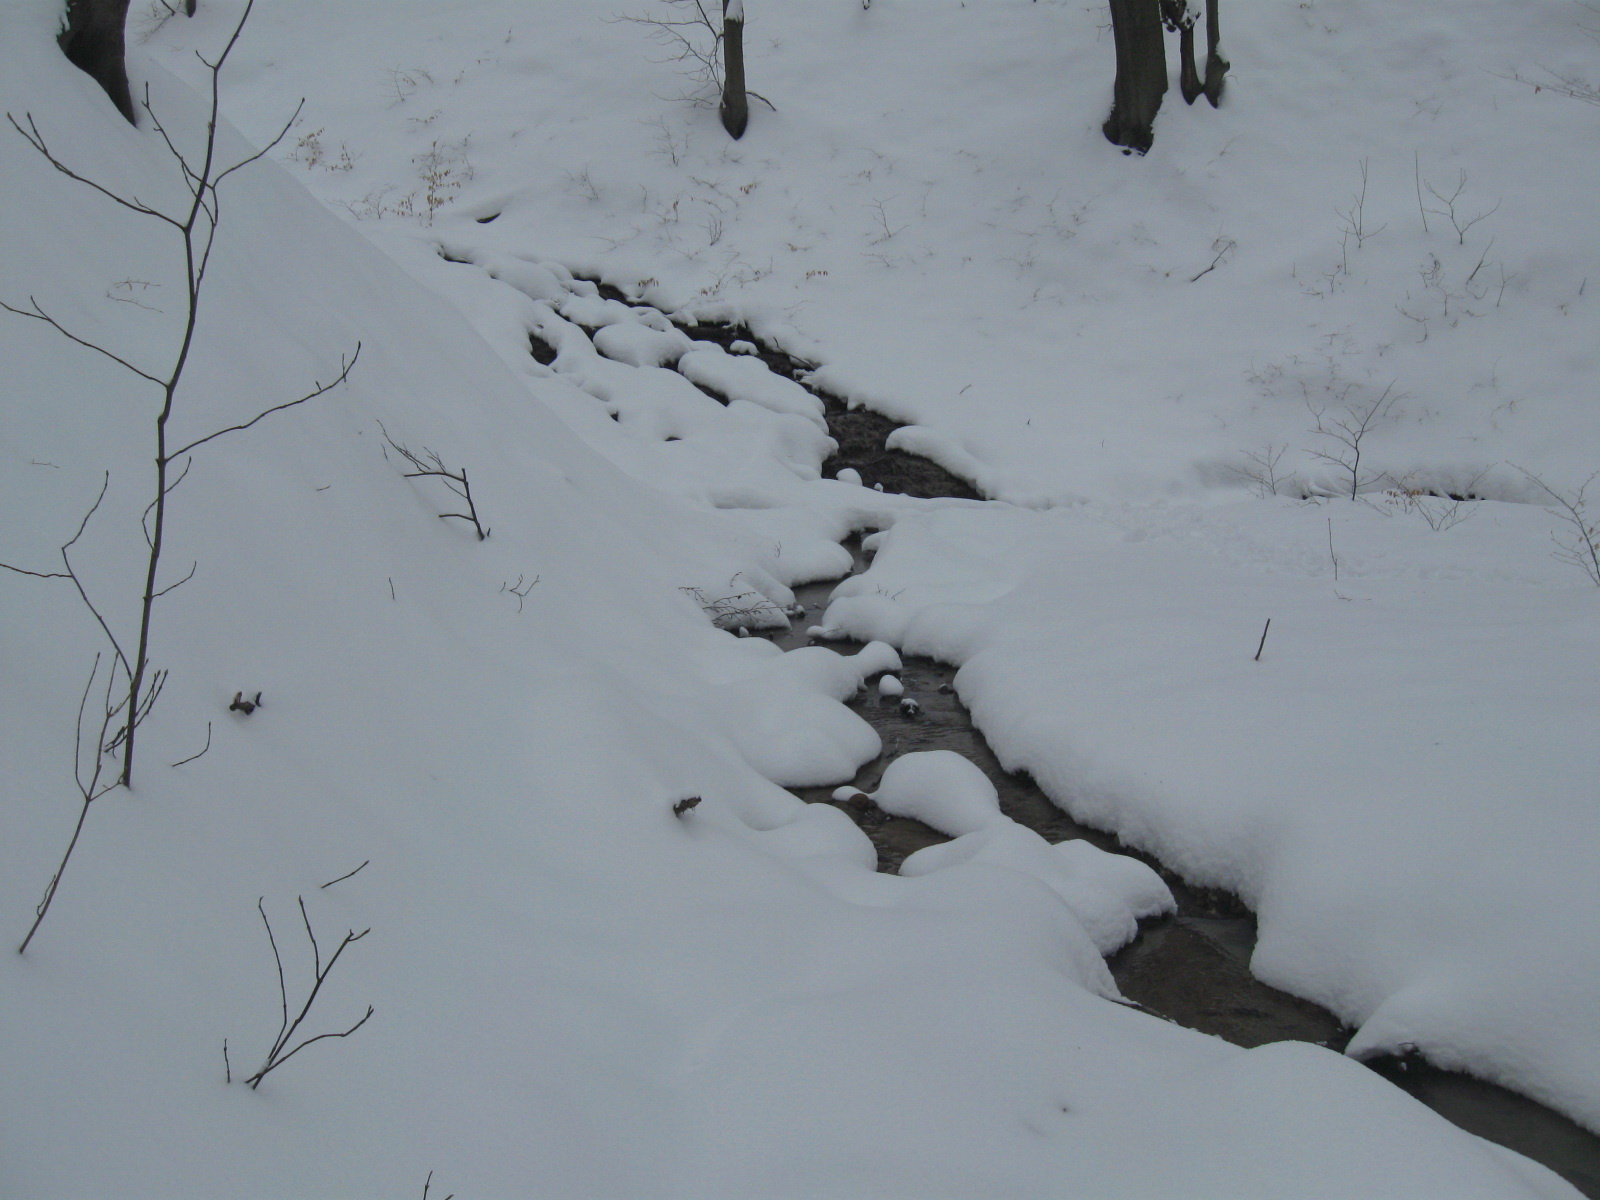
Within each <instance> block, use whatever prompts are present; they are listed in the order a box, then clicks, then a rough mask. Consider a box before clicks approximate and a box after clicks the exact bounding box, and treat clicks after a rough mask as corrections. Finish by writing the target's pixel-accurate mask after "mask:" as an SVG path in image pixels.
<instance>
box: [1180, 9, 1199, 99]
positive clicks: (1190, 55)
mask: <svg viewBox="0 0 1600 1200" xmlns="http://www.w3.org/2000/svg"><path fill="white" fill-rule="evenodd" d="M1178 61H1179V68H1178V90H1179V91H1180V92H1182V93H1183V102H1184V103H1185V104H1193V103H1194V102H1195V101H1196V100H1198V99H1199V98H1200V93H1201V91H1203V90H1204V89H1203V88H1202V87H1201V86H1200V72H1199V71H1197V70H1195V65H1194V22H1193V21H1186V20H1180V21H1179V22H1178Z"/></svg>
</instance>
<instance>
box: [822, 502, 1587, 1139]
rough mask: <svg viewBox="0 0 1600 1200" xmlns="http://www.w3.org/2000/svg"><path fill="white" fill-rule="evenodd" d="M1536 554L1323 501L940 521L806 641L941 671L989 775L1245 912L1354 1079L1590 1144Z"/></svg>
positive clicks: (1492, 538) (1580, 588) (1497, 528)
mask: <svg viewBox="0 0 1600 1200" xmlns="http://www.w3.org/2000/svg"><path fill="white" fill-rule="evenodd" d="M1546 530H1547V517H1546V516H1545V514H1544V513H1542V512H1540V511H1538V510H1530V509H1529V508H1527V507H1525V506H1521V505H1505V504H1494V503H1489V502H1485V503H1483V504H1481V505H1479V506H1477V508H1476V511H1475V513H1474V515H1473V516H1472V517H1471V519H1470V520H1468V521H1465V522H1464V523H1462V524H1460V525H1458V526H1456V527H1454V528H1451V529H1447V530H1444V531H1442V532H1441V531H1435V530H1433V529H1432V528H1431V527H1430V525H1429V524H1428V523H1427V522H1426V521H1424V520H1423V519H1422V518H1421V517H1420V516H1419V515H1418V514H1416V513H1415V512H1408V511H1406V510H1404V509H1403V508H1401V509H1397V510H1395V511H1394V512H1393V513H1392V514H1386V513H1385V512H1384V511H1380V510H1378V509H1376V508H1374V507H1369V506H1366V505H1361V504H1352V503H1350V502H1349V501H1343V502H1332V503H1327V504H1323V505H1310V506H1307V505H1295V504H1289V503H1279V504H1277V505H1259V504H1247V505H1234V506H1230V507H1228V508H1220V507H1217V506H1212V507H1208V508H1204V509H1201V508H1193V507H1189V506H1186V505H1171V506H1166V507H1163V508H1160V509H1156V510H1146V509H1133V508H1119V507H1090V508H1080V509H1075V510H1058V511H1056V512H1051V513H1027V512H1022V511H1019V510H1011V511H1006V510H1004V509H1000V508H994V509H990V510H986V511H981V512H957V511H953V510H952V511H949V512H945V513H936V514H929V515H926V516H913V517H907V518H904V519H902V520H901V521H900V522H898V523H897V524H896V525H895V526H894V528H893V529H892V530H890V531H888V532H887V533H886V534H884V535H883V536H882V538H881V539H880V541H879V543H878V544H879V549H878V553H877V555H876V557H875V558H874V560H873V564H872V566H871V568H870V569H869V570H868V571H867V572H866V573H865V574H863V575H862V576H860V577H859V578H858V579H855V580H852V581H850V585H849V587H847V588H841V589H840V591H841V592H851V593H855V594H851V595H844V596H841V598H839V599H837V600H835V601H834V602H833V603H832V604H831V605H830V606H829V609H828V612H827V614H826V616H825V618H824V619H825V622H826V624H827V625H829V626H830V627H833V628H834V629H836V630H838V631H840V632H841V633H843V634H846V635H853V636H856V637H886V638H888V640H891V641H894V642H896V643H897V644H898V645H899V646H900V647H901V649H902V650H903V651H904V652H908V653H913V654H931V655H934V656H936V657H943V658H946V659H947V660H949V661H953V662H956V663H959V664H961V670H960V671H959V672H958V673H957V675H956V680H955V682H956V687H957V689H958V691H959V693H960V695H961V697H962V699H963V701H964V702H965V703H966V704H967V705H968V706H969V707H970V709H971V711H972V714H973V719H974V720H975V721H976V722H977V723H978V725H979V726H980V727H981V728H982V729H983V731H984V733H985V735H986V736H987V737H988V739H989V741H990V743H991V744H992V745H993V746H994V748H995V751H996V753H997V754H998V755H999V756H1000V758H1001V761H1002V762H1003V763H1004V764H1005V765H1006V766H1007V768H1009V769H1012V770H1025V771H1027V772H1028V773H1029V774H1030V775H1032V776H1033V777H1034V778H1035V779H1036V780H1038V781H1039V783H1040V785H1041V786H1042V787H1043V788H1044V789H1045V790H1046V791H1047V792H1048V793H1049V794H1050V795H1051V796H1052V797H1053V798H1055V799H1056V801H1057V802H1058V803H1060V804H1062V805H1063V806H1064V807H1065V808H1067V809H1068V811H1070V812H1071V813H1072V814H1073V816H1074V817H1076V818H1077V819H1079V820H1082V821H1086V822H1089V823H1091V824H1094V825H1097V826H1099V827H1102V828H1105V829H1109V830H1113V831H1115V832H1116V833H1117V834H1118V835H1119V836H1120V837H1121V838H1122V839H1123V840H1124V841H1126V842H1128V843H1130V844H1132V845H1136V846H1139V847H1142V848H1144V849H1146V850H1149V851H1151V852H1153V853H1155V854H1156V855H1158V856H1159V857H1160V858H1161V859H1162V860H1163V861H1164V862H1166V863H1169V864H1171V865H1172V866H1174V867H1176V868H1177V869H1178V870H1180V871H1182V872H1183V873H1184V874H1185V875H1186V876H1188V877H1189V878H1191V879H1192V880H1194V881H1195V882H1197V883H1201V884H1206V885H1211V886H1218V887H1224V888H1228V889H1230V890H1232V891H1235V892H1237V893H1238V894H1239V895H1241V896H1242V897H1243V898H1244V899H1245V900H1246V902H1247V903H1249V904H1250V905H1251V906H1252V907H1253V908H1255V909H1256V910H1257V912H1258V913H1259V916H1260V942H1259V945H1258V947H1257V950H1256V954H1255V957H1254V960H1253V963H1252V968H1253V970H1254V971H1255V972H1256V974H1258V975H1259V976H1260V977H1261V978H1262V979H1264V980H1265V981H1267V982H1268V983H1271V984H1273V985H1275V986H1277V987H1281V988H1285V989H1287V990H1289V991H1292V992H1294V993H1296V994H1299V995H1303V996H1306V997H1308V998H1310V999H1313V1000H1316V1001H1317V1002H1318V1003H1321V1004H1323V1005H1325V1006H1327V1007H1329V1008H1331V1009H1332V1010H1333V1011H1335V1012H1336V1013H1338V1014H1339V1015H1340V1016H1341V1017H1342V1018H1344V1019H1345V1020H1346V1021H1349V1022H1351V1023H1352V1024H1354V1025H1356V1026H1358V1027H1359V1028H1358V1032H1357V1034H1356V1037H1355V1039H1354V1040H1353V1041H1352V1043H1351V1046H1350V1053H1352V1054H1355V1055H1366V1054H1371V1053H1378V1052H1398V1051H1400V1050H1401V1049H1403V1048H1406V1047H1415V1048H1417V1049H1420V1050H1421V1051H1422V1052H1423V1053H1424V1054H1426V1055H1427V1056H1428V1057H1429V1058H1430V1059H1432V1060H1434V1061H1436V1062H1439V1063H1440V1064H1441V1065H1445V1066H1448V1067H1453V1068H1458V1069H1466V1070H1470V1071H1472V1072H1473V1073H1475V1074H1478V1075H1481V1076H1483V1077H1485V1078H1488V1079H1491V1080H1493V1081H1495V1082H1499V1083H1503V1084H1505V1085H1507V1086H1510V1087H1514V1088H1516V1089H1518V1090H1521V1091H1525V1092H1527V1093H1529V1094H1531V1095H1534V1096H1536V1097H1538V1098H1540V1099H1542V1100H1544V1101H1545V1102H1546V1103H1549V1104H1551V1105H1553V1106H1555V1107H1558V1108H1560V1109H1562V1110H1563V1111H1565V1112H1567V1113H1569V1114H1571V1115H1573V1116H1574V1117H1575V1118H1577V1119H1579V1120H1581V1121H1583V1122H1584V1123H1586V1124H1589V1125H1590V1126H1597V1125H1600V1093H1597V1092H1596V1088H1595V1081H1596V1080H1600V1039H1597V1038H1596V1035H1595V1030H1594V1029H1593V1028H1592V1026H1591V1023H1590V1022H1589V1021H1588V1016H1587V1014H1589V1013H1590V1012H1593V1011H1595V1010H1596V1008H1597V1007H1600V969H1597V967H1600V933H1597V927H1596V925H1595V923H1594V921H1593V920H1592V919H1591V914H1592V913H1593V912H1594V911H1596V906H1597V905H1600V885H1597V883H1596V880H1595V876H1594V873H1593V872H1592V871H1590V870H1588V868H1587V865H1586V864H1587V863H1588V861H1589V859H1590V858H1591V857H1592V850H1593V847H1594V846H1595V845H1597V844H1600V823H1597V818H1596V814H1595V812H1594V809H1593V806H1592V805H1591V804H1589V803H1588V802H1587V799H1586V798H1587V796H1588V795H1589V794H1590V792H1591V791H1592V787H1591V784H1592V780H1593V779H1594V778H1595V776H1596V773H1597V772H1600V757H1597V750H1596V747H1595V742H1594V738H1593V736H1592V730H1593V728H1594V726H1595V723H1596V721H1597V720H1600V711H1597V708H1596V699H1595V695H1594V691H1593V688H1592V686H1591V684H1592V679H1591V675H1592V671H1591V670H1590V667H1589V664H1590V663H1592V662H1593V660H1594V653H1595V649H1596V635H1595V625H1594V602H1595V601H1594V595H1593V588H1592V586H1591V585H1588V584H1587V583H1586V582H1585V581H1584V580H1583V578H1582V576H1581V575H1579V574H1578V573H1577V572H1575V571H1572V570H1571V568H1570V567H1566V566H1564V565H1563V564H1561V563H1559V562H1555V561H1552V560H1551V558H1550V557H1549V554H1548V552H1547V546H1548V543H1547V542H1546V540H1545V533H1546ZM1330 539H1331V543H1330ZM1330 544H1331V546H1332V555H1331V556H1330ZM1336 572H1337V578H1335V573H1336ZM891 597H892V599H891ZM1268 618H1271V622H1272V624H1271V627H1270V629H1268V630H1264V628H1263V627H1264V626H1265V623H1266V621H1267V619H1268ZM1263 632H1266V634H1267V637H1266V642H1265V644H1264V646H1262V647H1261V656H1260V661H1259V662H1258V661H1255V660H1254V656H1255V654H1256V650H1257V647H1258V645H1260V643H1261V637H1262V634H1263Z"/></svg>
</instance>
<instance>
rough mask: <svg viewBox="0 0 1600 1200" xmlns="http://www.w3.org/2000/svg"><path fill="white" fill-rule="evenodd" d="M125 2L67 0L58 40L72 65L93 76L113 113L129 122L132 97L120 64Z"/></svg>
mask: <svg viewBox="0 0 1600 1200" xmlns="http://www.w3.org/2000/svg"><path fill="white" fill-rule="evenodd" d="M127 23H128V0H67V21H66V28H64V29H63V30H62V31H61V37H60V38H59V39H58V40H59V41H60V43H61V50H62V52H63V53H64V54H66V56H67V58H68V59H70V60H71V62H72V64H73V66H75V67H78V68H79V69H81V70H83V71H87V72H88V73H89V74H90V75H91V76H93V77H94V80H95V82H97V83H98V84H99V85H100V86H101V87H103V88H105V90H106V95H108V96H110V97H111V103H113V104H115V105H116V106H117V111H118V112H120V113H121V114H122V115H123V116H125V117H127V118H128V120H129V122H133V96H132V95H131V94H130V93H129V91H128V70H127V67H126V66H125V65H124V64H123V29H124V27H125V26H126V25H127Z"/></svg>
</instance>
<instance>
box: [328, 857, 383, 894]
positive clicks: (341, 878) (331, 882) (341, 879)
mask: <svg viewBox="0 0 1600 1200" xmlns="http://www.w3.org/2000/svg"><path fill="white" fill-rule="evenodd" d="M371 861H372V860H371V859H370V858H369V859H367V862H364V863H362V864H361V867H364V866H366V865H367V863H369V862H371ZM361 867H357V868H356V869H355V871H346V872H345V873H344V874H343V875H341V876H339V878H337V879H330V880H328V882H327V883H325V884H323V885H322V887H323V888H331V887H332V886H333V885H334V884H336V883H343V882H344V881H345V880H346V879H349V878H350V877H351V876H352V875H354V874H356V873H357V872H358V871H360V870H361ZM319 890H321V889H319Z"/></svg>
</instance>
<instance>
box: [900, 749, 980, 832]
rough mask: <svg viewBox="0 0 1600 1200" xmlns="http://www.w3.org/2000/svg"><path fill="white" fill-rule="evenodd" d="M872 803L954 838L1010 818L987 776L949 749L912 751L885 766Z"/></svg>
mask: <svg viewBox="0 0 1600 1200" xmlns="http://www.w3.org/2000/svg"><path fill="white" fill-rule="evenodd" d="M872 800H873V803H875V804H876V805H877V806H878V807H879V808H881V809H883V811H884V812H886V813H889V814H891V815H892V816H896V817H913V818H915V819H916V820H918V821H921V822H922V823H923V824H924V825H931V826H933V827H934V828H935V829H937V830H938V831H939V832H940V833H947V834H949V835H950V836H951V837H954V838H959V837H960V836H961V835H962V834H964V833H972V832H973V831H975V830H979V829H984V828H987V827H988V826H990V825H993V824H995V823H997V822H1002V821H1009V820H1010V818H1009V817H1006V816H1004V815H1002V814H1001V812H1000V794H999V793H998V792H996V791H995V790H994V784H992V783H990V782H989V777H988V776H987V775H985V774H984V773H983V772H982V771H981V770H979V769H978V768H977V767H976V766H974V765H973V764H972V763H971V762H970V761H968V760H967V759H965V758H963V757H962V756H961V755H959V754H957V753H956V752H955V751H954V750H918V751H916V752H914V753H912V754H903V755H901V756H900V757H899V758H897V759H895V760H894V761H893V762H892V763H890V764H889V766H888V769H887V770H885V771H884V773H883V778H882V779H881V780H880V781H879V783H878V790H877V791H876V792H873V793H872Z"/></svg>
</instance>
